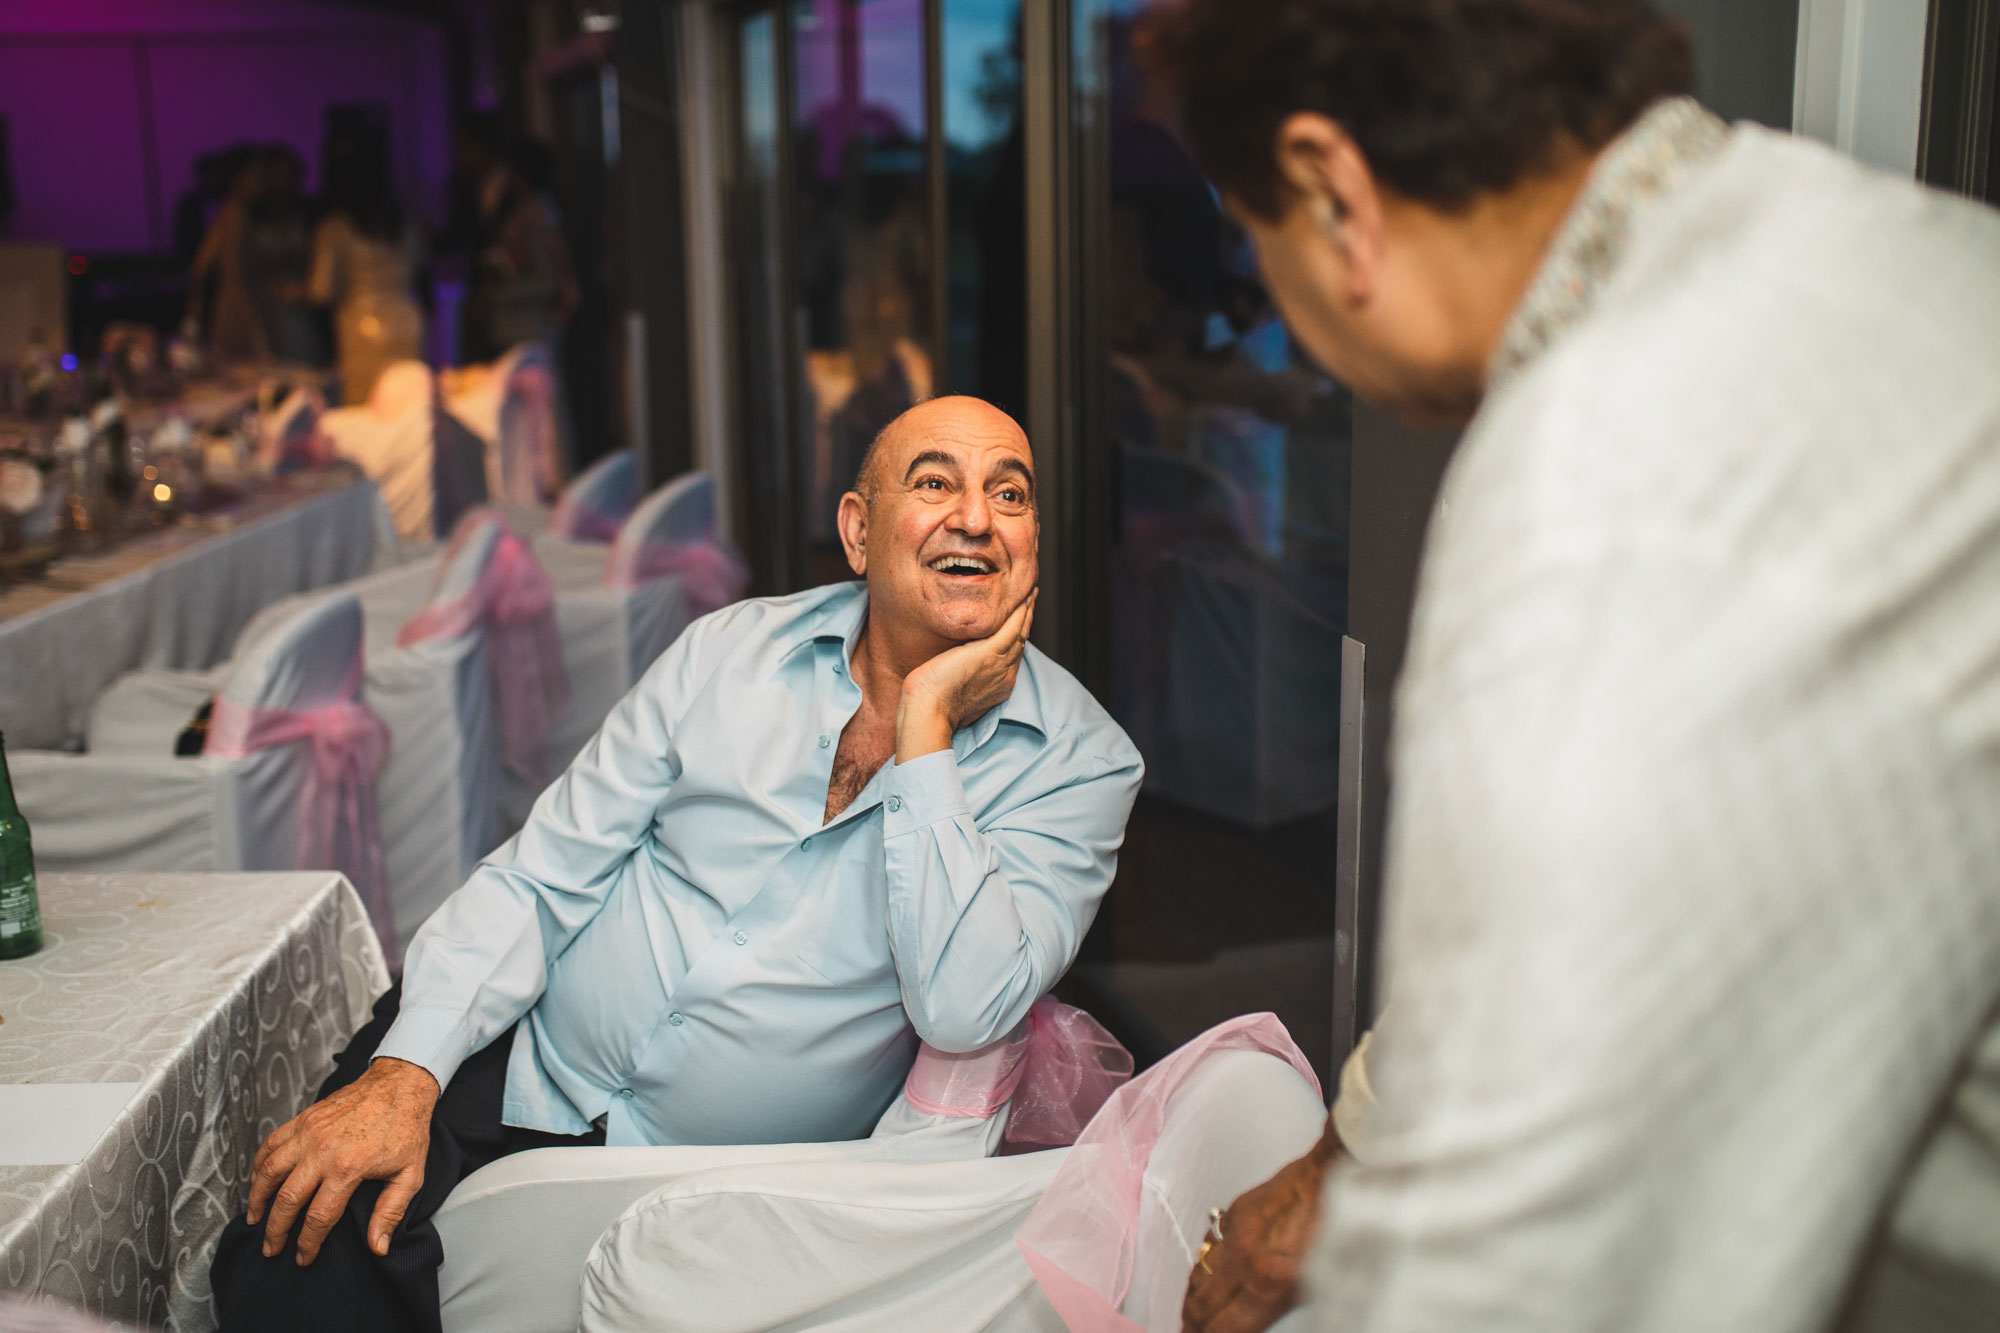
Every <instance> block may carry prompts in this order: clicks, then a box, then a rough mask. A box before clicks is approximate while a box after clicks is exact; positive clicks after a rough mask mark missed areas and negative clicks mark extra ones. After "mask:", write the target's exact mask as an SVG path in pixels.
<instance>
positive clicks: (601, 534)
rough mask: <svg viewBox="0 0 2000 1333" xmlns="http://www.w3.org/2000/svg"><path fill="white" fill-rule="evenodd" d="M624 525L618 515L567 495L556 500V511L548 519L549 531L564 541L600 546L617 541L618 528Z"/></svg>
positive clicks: (623, 521)
mask: <svg viewBox="0 0 2000 1333" xmlns="http://www.w3.org/2000/svg"><path fill="white" fill-rule="evenodd" d="M624 526H625V520H624V519H622V518H620V517H619V516H618V515H616V514H607V513H605V512H604V511H603V510H602V509H598V508H595V507H593V506H591V505H587V504H582V503H579V502H578V501H577V500H576V499H574V498H573V497H571V496H568V495H565V496H564V497H563V498H562V499H560V500H558V501H556V512H555V514H554V516H553V517H551V518H550V519H549V531H551V532H553V533H554V534H555V535H556V536H558V537H561V538H562V539H563V540H564V541H572V542H591V543H595V544H597V545H600V546H609V545H610V544H611V543H613V542H615V541H617V540H618V530H619V529H620V528H622V527H624Z"/></svg>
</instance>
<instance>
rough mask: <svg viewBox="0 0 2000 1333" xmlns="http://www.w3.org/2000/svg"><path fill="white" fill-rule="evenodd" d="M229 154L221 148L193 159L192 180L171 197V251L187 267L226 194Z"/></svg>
mask: <svg viewBox="0 0 2000 1333" xmlns="http://www.w3.org/2000/svg"><path fill="white" fill-rule="evenodd" d="M229 177H230V168H229V161H228V156H227V154H226V153H224V152H223V151H221V150H218V151H216V152H213V153H203V154H202V155H201V156H200V157H198V158H196V159H195V160H194V184H193V186H191V187H190V188H189V189H188V190H186V191H185V192H184V193H183V194H182V195H181V197H180V198H179V199H177V200H175V201H174V253H175V254H178V255H179V256H180V257H181V262H182V263H184V264H186V265H188V266H189V267H190V268H192V267H193V265H194V257H195V256H196V255H198V254H200V253H201V242H202V238H204V237H205V236H207V235H208V228H209V225H210V224H211V223H213V222H214V221H215V215H216V213H217V212H219V211H220V210H221V208H222V201H223V200H224V199H225V198H226V197H227V196H228V194H229Z"/></svg>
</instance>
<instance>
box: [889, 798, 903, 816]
mask: <svg viewBox="0 0 2000 1333" xmlns="http://www.w3.org/2000/svg"><path fill="white" fill-rule="evenodd" d="M902 808H903V798H902V797H900V796H891V797H890V798H889V813H890V814H892V815H893V814H895V813H896V812H897V811H898V810H901V809H902Z"/></svg>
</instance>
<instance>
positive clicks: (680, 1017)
mask: <svg viewBox="0 0 2000 1333" xmlns="http://www.w3.org/2000/svg"><path fill="white" fill-rule="evenodd" d="M667 1021H668V1022H669V1023H672V1024H673V1025H674V1026H675V1027H679V1026H680V1025H681V1024H683V1023H685V1022H687V1015H686V1014H683V1013H679V1012H675V1013H671V1014H668V1015H667Z"/></svg>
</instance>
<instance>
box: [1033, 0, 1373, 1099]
mask: <svg viewBox="0 0 2000 1333" xmlns="http://www.w3.org/2000/svg"><path fill="white" fill-rule="evenodd" d="M1080 3H1081V4H1082V7H1081V8H1080V9H1079V12H1078V14H1077V16H1076V17H1077V22H1078V40H1077V42H1076V45H1075V49H1076V51H1077V53H1078V54H1077V70H1076V74H1077V78H1078V80H1079V95H1080V97H1081V98H1082V99H1084V100H1085V102H1086V103H1087V108H1086V110H1085V112H1084V113H1083V114H1081V115H1080V116H1079V117H1078V120H1079V123H1080V124H1082V125H1085V126H1087V127H1088V131H1087V132H1089V133H1093V134H1094V135H1095V136H1096V141H1095V142H1094V143H1092V144H1088V145H1087V146H1086V147H1085V148H1084V150H1083V151H1080V152H1078V153H1077V154H1076V163H1077V170H1078V172H1079V173H1083V174H1084V175H1085V178H1084V179H1081V180H1079V181H1078V182H1077V194H1078V197H1079V198H1080V199H1081V200H1082V201H1083V203H1082V212H1083V216H1082V217H1081V219H1080V227H1081V229H1082V231H1083V232H1084V233H1085V238H1086V239H1085V240H1084V241H1083V245H1084V246H1085V247H1086V248H1092V247H1094V249H1095V252H1096V253H1097V254H1100V255H1101V256H1102V262H1101V263H1099V264H1096V265H1089V266H1085V267H1084V269H1083V271H1082V273H1081V275H1080V279H1079V281H1080V282H1081V284H1082V285H1083V292H1082V294H1081V300H1082V302H1083V304H1084V305H1085V306H1086V307H1091V306H1094V307H1095V312H1094V318H1092V319H1090V320H1089V321H1088V322H1089V323H1090V324H1091V325H1092V326H1094V327H1096V328H1098V329H1099V330H1101V332H1100V333H1099V336H1098V338H1097V339H1096V341H1095V345H1094V346H1093V345H1091V344H1090V343H1088V342H1086V343H1085V344H1084V346H1083V351H1082V356H1083V360H1084V364H1083V365H1082V366H1080V367H1079V368H1078V369H1079V374H1080V376H1081V377H1082V378H1083V379H1084V380H1085V381H1086V382H1088V381H1090V380H1091V379H1093V378H1094V380H1095V383H1094V384H1092V385H1091V387H1090V391H1089V392H1086V393H1085V394H1083V395H1081V396H1080V397H1081V398H1082V400H1083V401H1085V402H1096V403H1098V404H1100V405H1101V406H1100V407H1099V408H1098V409H1097V411H1098V412H1099V414H1101V417H1102V420H1101V421H1100V422H1097V423H1094V425H1093V426H1092V427H1090V428H1088V434H1089V435H1091V436H1093V437H1094V438H1095V439H1096V440H1097V441H1098V442H1099V447H1101V448H1102V449H1104V450H1107V451H1109V452H1110V453H1111V454H1112V463H1113V465H1112V467H1111V469H1110V476H1111V478H1112V482H1111V485H1110V487H1109V492H1110V493H1109V494H1108V495H1106V496H1105V497H1103V500H1102V502H1101V503H1100V504H1099V506H1098V509H1097V512H1098V513H1099V515H1100V517H1099V521H1100V522H1101V523H1103V524H1104V525H1105V526H1106V527H1107V528H1108V533H1109V543H1108V551H1107V552H1106V554H1104V555H1103V556H1102V557H1100V558H1099V560H1098V561H1097V562H1096V563H1097V565H1098V567H1095V568H1089V569H1084V570H1080V571H1075V572H1074V573H1073V574H1072V577H1078V578H1087V579H1096V580H1101V581H1102V583H1103V584H1104V585H1105V586H1106V588H1107V589H1108V598H1107V601H1108V606H1109V615H1108V616H1107V617H1106V618H1105V621H1104V623H1103V625H1102V627H1101V631H1100V632H1101V633H1102V634H1104V635H1105V636H1106V637H1107V638H1108V640H1109V643H1108V652H1106V653H1104V654H1103V660H1106V661H1108V663H1109V680H1108V681H1107V682H1104V688H1105V689H1106V691H1107V694H1108V697H1107V698H1106V703H1107V704H1108V705H1109V706H1110V708H1111V710H1112V712H1113V714H1114V715H1115V716H1116V717H1117V718H1118V720H1119V722H1120V723H1121V724H1122V725H1123V726H1124V727H1125V729H1126V731H1127V732H1128V733H1130V735H1131V736H1132V738H1133V740H1134V741H1135V742H1136V743H1137V744H1138V746H1139V749H1140V751H1141V753H1143V754H1144V755H1145V758H1146V784H1145V788H1144V791H1143V793H1142V795H1141V797H1140V800H1139V804H1138V808H1137V809H1136V810H1135V812H1134V814H1133V820H1132V824H1131V827H1130V829H1129V831H1128V834H1127V838H1126V843H1125V850H1124V853H1123V856H1122V859H1121V863H1120V866H1119V875H1118V882H1117V884H1116V886H1115V887H1114V888H1113V890H1112V896H1111V900H1110V902H1109V903H1108V905H1107V911H1106V914H1105V918H1104V923H1103V926H1102V929H1101V931H1100V938H1099V939H1098V941H1097V948H1096V949H1095V950H1094V951H1093V957H1092V961H1091V962H1090V963H1088V964H1087V965H1086V966H1085V968H1084V969H1083V970H1082V972H1081V975H1080V977H1079V980H1080V981H1081V982H1082V983H1083V989H1084V991H1085V992H1087V993H1089V994H1091V995H1094V996H1095V997H1098V998H1097V1000H1096V1002H1097V1003H1098V1004H1100V1005H1101V1006H1103V1007H1106V1008H1107V1009H1110V1010H1114V1011H1116V1012H1117V1013H1118V1014H1120V1015H1122V1017H1123V1025H1124V1026H1125V1027H1126V1028H1127V1029H1128V1031H1127V1037H1128V1040H1133V1039H1136V1040H1138V1041H1140V1042H1142V1043H1146V1044H1149V1045H1151V1046H1152V1047H1153V1048H1154V1049H1153V1050H1150V1051H1144V1052H1142V1055H1156V1054H1158V1053H1160V1051H1162V1050H1164V1049H1167V1048H1171V1047H1172V1046H1174V1045H1177V1044H1179V1043H1180V1042H1183V1041H1185V1040H1187V1039H1188V1038H1190V1037H1192V1036H1194V1035H1195V1034H1197V1033H1199V1032H1200V1031H1202V1030H1203V1029H1205V1028H1207V1027H1209V1026H1212V1025H1213V1024H1215V1023H1217V1022H1220V1021H1222V1020H1223V1019H1226V1018H1229V1017H1231V1016H1233V1015H1236V1014H1240V1013H1245V1012H1251V1011H1255V1010H1264V1009H1269V1010H1272V1011H1275V1012H1276V1013H1277V1014H1278V1015H1279V1016H1280V1017H1281V1018H1282V1019H1283V1020H1284V1021H1285V1023H1286V1025H1287V1026H1288V1027H1290V1028H1291V1029H1292V1031H1293V1033H1294V1035H1295V1036H1296V1037H1297V1038H1298V1040H1299V1044H1300V1046H1301V1047H1302V1048H1303V1049H1304V1050H1305V1051H1306V1053H1307V1054H1308V1055H1309V1056H1310V1057H1312V1059H1313V1060H1314V1062H1315V1064H1316V1065H1318V1066H1320V1068H1321V1072H1322V1074H1323V1075H1324V1074H1327V1073H1329V1072H1330V1070H1329V1069H1328V1065H1329V1064H1330V1063H1331V1046H1332V1037H1331V1007H1332V991H1333V960H1334V947H1333V936H1334V918H1333V882H1334V869H1333V867H1334V860H1335V857H1334V843H1335V805H1336V793H1337V787H1338V778H1339V769H1340V762H1339V735H1340V728H1339V718H1340V641H1341V635H1342V632H1343V630H1344V627H1345V624H1346V609H1347V608H1346V594H1347V512H1348V503H1347V483H1348V456H1349V446H1350V439H1351V426H1352V412H1351V402H1350V399H1349V397H1348V395H1347V393H1346V392H1345V390H1343V389H1342V388H1341V387H1340V386H1339V385H1337V384H1335V383H1333V382H1332V381H1331V380H1328V379H1327V378H1326V377H1325V376H1323V375H1322V374H1320V373H1319V372H1318V371H1317V370H1316V369H1315V368H1314V367H1313V366H1312V365H1311V364H1310V363H1309V362H1308V361H1307V360H1306V359H1305V357H1304V356H1303V355H1302V354H1301V353H1300V351H1299V349H1298V348H1297V347H1296V346H1295V345H1294V343H1293V342H1292V340H1291V338H1290V337H1289V336H1288V334H1287V333H1286V331H1285V328H1284V326H1283V324H1282V323H1280V321H1279V319H1278V316H1277V312H1276V311H1275V309H1274V308H1273V306H1272V304H1271V300H1270V298H1269V296H1268V294H1267V293H1266V292H1265V290H1264V288H1263V286H1262V285H1261V283H1260V282H1259V280H1258V276H1257V271H1256V265H1255V259H1254V256H1253V255H1252V253H1251V251H1250V248H1249V245H1248V243H1247V242H1246V240H1245V238H1244V236H1243V234H1242V232H1241V231H1240V230H1239V229H1238V228H1237V227H1236V226H1235V225H1234V224H1233V223H1232V222H1231V221H1230V220H1229V218H1228V217H1227V215H1226V214H1225V212H1224V211H1223V209H1222V207H1221V203H1220V200H1219V199H1218V197H1217V195H1216V193H1215V191H1214V190H1213V189H1211V188H1210V186H1209V185H1208V183H1207V182H1206V181H1205V180H1204V179H1203V178H1202V176H1201V174H1200V172H1199V170H1198V169H1197V168H1196V167H1195V165H1194V163H1193V161H1192V160H1191V159H1190V158H1189V156H1188V154H1187V152H1186V151H1185V149H1184V148H1183V147H1182V146H1181V144H1180V142H1179V140H1178V139H1177V138H1176V137H1175V135H1174V133H1173V132H1172V130H1171V128H1170V116H1169V113H1168V110H1167V108H1166V107H1165V106H1163V105H1161V104H1160V102H1159V100H1158V93H1157V91H1156V90H1155V89H1154V88H1153V87H1151V86H1150V85H1149V83H1148V81H1147V79H1146V77H1145V71H1144V67H1143V56H1144V49H1145V48H1144V36H1145V22H1146V16H1147V13H1148V11H1149V10H1150V9H1152V8H1153V7H1154V5H1153V4H1152V3H1149V2H1148V0H1110V2H1109V3H1102V2H1099V3H1090V0H1080Z"/></svg>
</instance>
